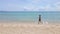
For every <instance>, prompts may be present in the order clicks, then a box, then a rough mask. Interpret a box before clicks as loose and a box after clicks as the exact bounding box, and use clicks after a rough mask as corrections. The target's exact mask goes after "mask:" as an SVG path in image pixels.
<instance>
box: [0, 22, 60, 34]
mask: <svg viewBox="0 0 60 34" xmlns="http://www.w3.org/2000/svg"><path fill="white" fill-rule="evenodd" d="M0 34H60V24H19V23H0Z"/></svg>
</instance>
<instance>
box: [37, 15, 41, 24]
mask: <svg viewBox="0 0 60 34" xmlns="http://www.w3.org/2000/svg"><path fill="white" fill-rule="evenodd" d="M40 23H41V15H39V21H38V24H40Z"/></svg>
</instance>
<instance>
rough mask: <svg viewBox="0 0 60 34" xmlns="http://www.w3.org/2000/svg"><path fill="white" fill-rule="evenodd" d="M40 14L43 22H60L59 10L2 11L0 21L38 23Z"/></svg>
mask: <svg viewBox="0 0 60 34" xmlns="http://www.w3.org/2000/svg"><path fill="white" fill-rule="evenodd" d="M39 15H41V21H42V22H43V21H44V22H46V21H47V22H48V23H60V12H59V11H0V23H3V22H5V23H13V22H16V23H23V22H24V23H32V22H33V23H37V22H38V19H39Z"/></svg>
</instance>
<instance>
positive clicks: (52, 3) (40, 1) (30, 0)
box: [0, 0, 60, 11]
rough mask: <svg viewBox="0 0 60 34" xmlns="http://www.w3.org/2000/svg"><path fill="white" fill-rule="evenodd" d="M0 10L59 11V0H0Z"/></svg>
mask: <svg viewBox="0 0 60 34" xmlns="http://www.w3.org/2000/svg"><path fill="white" fill-rule="evenodd" d="M0 10H1V11H60V0H0Z"/></svg>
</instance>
